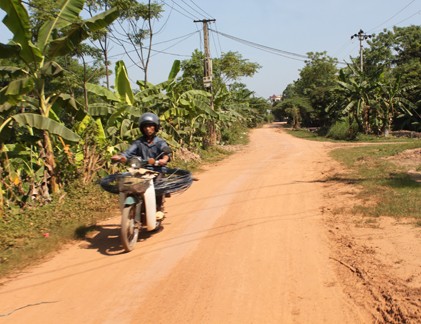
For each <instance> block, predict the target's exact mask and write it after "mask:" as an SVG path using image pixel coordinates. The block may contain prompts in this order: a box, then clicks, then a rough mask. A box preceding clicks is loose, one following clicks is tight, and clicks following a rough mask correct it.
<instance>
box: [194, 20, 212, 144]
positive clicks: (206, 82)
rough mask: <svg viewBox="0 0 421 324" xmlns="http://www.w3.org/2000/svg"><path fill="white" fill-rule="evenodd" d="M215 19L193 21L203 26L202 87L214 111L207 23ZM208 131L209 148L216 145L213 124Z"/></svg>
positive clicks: (210, 124)
mask: <svg viewBox="0 0 421 324" xmlns="http://www.w3.org/2000/svg"><path fill="white" fill-rule="evenodd" d="M215 21H216V20H215V19H202V20H194V22H195V23H198V22H201V23H202V24H203V42H204V49H205V60H204V62H203V67H204V71H203V86H204V87H205V89H206V90H207V91H208V92H209V93H210V95H211V97H210V108H211V109H212V110H214V106H213V90H212V59H211V57H210V50H209V29H208V23H209V22H215ZM208 130H209V139H207V141H208V143H207V144H209V145H210V146H213V145H215V144H216V130H215V124H214V123H213V122H211V123H209V125H208Z"/></svg>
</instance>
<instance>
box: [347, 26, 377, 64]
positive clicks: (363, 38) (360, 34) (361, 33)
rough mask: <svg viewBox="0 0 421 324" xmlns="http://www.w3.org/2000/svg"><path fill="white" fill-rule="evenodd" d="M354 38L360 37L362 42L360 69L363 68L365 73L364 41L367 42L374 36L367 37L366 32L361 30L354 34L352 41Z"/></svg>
mask: <svg viewBox="0 0 421 324" xmlns="http://www.w3.org/2000/svg"><path fill="white" fill-rule="evenodd" d="M354 37H358V40H359V41H360V68H361V72H363V70H364V68H363V64H364V63H363V61H364V59H363V52H364V48H363V41H364V40H367V39H368V38H371V37H373V35H367V34H366V33H364V31H363V30H362V29H360V31H359V32H358V33H357V34H354V35H352V36H351V39H353V38H354Z"/></svg>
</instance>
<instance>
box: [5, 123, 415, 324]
mask: <svg viewBox="0 0 421 324" xmlns="http://www.w3.org/2000/svg"><path fill="white" fill-rule="evenodd" d="M278 126H279V125H277V124H273V125H270V126H267V127H263V128H259V129H255V130H253V131H252V133H251V141H250V144H249V145H247V146H246V147H245V148H243V149H242V150H240V151H238V152H236V153H235V154H233V155H232V156H230V158H229V159H227V160H225V161H223V162H220V163H217V164H215V165H212V166H210V167H209V168H207V170H206V171H203V172H201V173H199V174H195V176H196V177H198V178H199V181H197V182H194V183H193V185H192V187H191V188H190V189H188V190H187V191H186V192H184V193H182V194H180V195H173V197H171V198H170V199H168V200H167V203H166V210H167V218H166V219H165V220H164V221H163V229H162V230H161V231H160V232H158V233H154V234H148V233H144V234H143V235H141V240H140V241H139V242H138V244H137V245H136V248H135V250H134V251H132V252H130V253H123V250H122V247H121V245H120V241H119V237H118V234H119V226H118V225H119V215H118V214H115V215H110V219H109V220H108V221H106V222H104V223H101V224H99V227H98V228H99V230H98V232H97V233H94V235H92V236H90V237H89V238H86V240H84V241H78V242H75V243H74V244H69V245H67V246H66V247H65V248H64V249H62V250H61V251H60V252H59V253H57V254H55V255H53V256H51V257H49V258H48V260H46V261H45V262H43V263H41V264H39V265H37V266H34V267H30V268H28V269H27V270H26V271H24V272H22V273H20V274H18V275H16V276H14V277H9V278H4V279H3V280H2V281H1V283H0V284H1V285H0V323H43V324H48V323H101V324H102V323H154V324H155V323H420V322H421V314H420V309H421V300H420V299H421V248H420V245H421V243H420V241H421V240H420V237H421V229H420V228H419V227H418V228H417V227H415V226H414V225H413V224H412V223H411V222H410V221H409V220H407V221H402V220H401V221H399V222H397V221H396V220H394V219H390V218H380V219H376V220H374V221H370V222H367V221H366V220H365V219H364V218H358V217H357V216H350V215H346V214H340V213H337V212H335V213H334V212H332V211H333V210H335V208H337V207H338V208H341V207H346V206H347V205H349V204H351V203H352V198H353V193H354V190H355V188H351V187H350V186H349V185H347V184H344V183H338V182H335V181H333V180H331V179H334V177H333V175H335V174H337V173H338V172H341V168H340V165H338V164H337V163H336V162H334V161H333V160H332V159H331V158H329V156H328V152H329V151H330V150H331V149H333V148H334V147H337V146H338V144H331V143H319V142H312V141H306V140H301V139H297V138H294V137H292V136H290V135H288V134H286V133H285V132H284V131H283V130H282V129H280V128H279V127H278ZM115 203H116V205H117V198H115ZM344 210H346V208H345V209H344Z"/></svg>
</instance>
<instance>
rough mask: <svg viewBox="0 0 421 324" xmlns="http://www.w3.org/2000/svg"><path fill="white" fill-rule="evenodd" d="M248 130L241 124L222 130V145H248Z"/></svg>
mask: <svg viewBox="0 0 421 324" xmlns="http://www.w3.org/2000/svg"><path fill="white" fill-rule="evenodd" d="M248 132H249V131H248V128H247V127H246V126H244V125H241V124H239V123H236V124H232V125H231V126H229V127H225V128H223V129H222V130H221V143H222V144H225V145H235V144H246V143H247V142H248Z"/></svg>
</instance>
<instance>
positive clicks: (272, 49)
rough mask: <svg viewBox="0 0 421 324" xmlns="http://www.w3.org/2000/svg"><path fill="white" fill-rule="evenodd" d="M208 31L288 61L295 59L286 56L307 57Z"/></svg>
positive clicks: (306, 57)
mask: <svg viewBox="0 0 421 324" xmlns="http://www.w3.org/2000/svg"><path fill="white" fill-rule="evenodd" d="M209 30H210V31H212V32H214V33H217V34H219V35H221V36H224V37H226V38H229V39H232V40H235V41H237V42H239V43H243V44H246V45H249V46H251V47H254V48H257V49H260V50H263V51H265V52H268V53H272V54H277V55H280V56H284V57H286V58H290V59H295V58H292V57H289V56H287V55H290V56H296V57H299V58H304V59H308V56H307V55H301V54H296V53H292V52H287V51H283V50H279V49H276V48H273V47H269V46H265V45H261V44H257V43H254V42H251V41H248V40H245V39H241V38H238V37H235V36H231V35H228V34H225V33H222V32H219V31H216V30H213V29H209ZM296 60H298V61H303V60H302V59H296Z"/></svg>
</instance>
